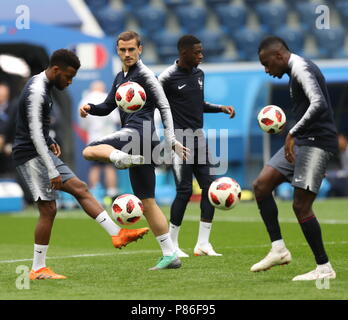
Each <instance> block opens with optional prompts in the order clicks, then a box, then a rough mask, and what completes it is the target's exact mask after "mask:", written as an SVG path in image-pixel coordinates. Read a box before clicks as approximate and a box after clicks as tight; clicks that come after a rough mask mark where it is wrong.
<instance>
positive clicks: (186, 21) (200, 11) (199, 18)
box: [175, 6, 208, 33]
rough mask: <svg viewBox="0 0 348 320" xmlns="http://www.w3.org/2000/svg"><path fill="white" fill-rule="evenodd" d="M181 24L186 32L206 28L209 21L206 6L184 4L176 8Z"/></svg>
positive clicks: (194, 31)
mask: <svg viewBox="0 0 348 320" xmlns="http://www.w3.org/2000/svg"><path fill="white" fill-rule="evenodd" d="M175 12H176V16H177V18H178V22H179V25H180V27H181V29H182V31H183V32H185V33H196V32H199V31H200V30H202V29H204V28H205V26H206V23H207V16H208V13H207V9H206V8H205V7H197V6H184V7H179V8H177V10H175Z"/></svg>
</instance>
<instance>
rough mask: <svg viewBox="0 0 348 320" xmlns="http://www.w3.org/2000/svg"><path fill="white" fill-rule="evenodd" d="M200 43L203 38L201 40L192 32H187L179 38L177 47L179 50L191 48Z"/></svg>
mask: <svg viewBox="0 0 348 320" xmlns="http://www.w3.org/2000/svg"><path fill="white" fill-rule="evenodd" d="M199 43H201V40H199V39H198V38H197V37H195V36H193V35H192V34H186V35H184V36H182V37H181V38H180V39H179V41H178V43H177V48H178V50H179V51H181V50H183V49H190V48H192V47H193V46H194V45H195V44H199Z"/></svg>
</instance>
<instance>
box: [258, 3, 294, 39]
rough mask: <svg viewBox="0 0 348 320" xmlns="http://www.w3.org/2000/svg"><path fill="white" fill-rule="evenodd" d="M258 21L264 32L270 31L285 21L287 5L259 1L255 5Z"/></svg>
mask: <svg viewBox="0 0 348 320" xmlns="http://www.w3.org/2000/svg"><path fill="white" fill-rule="evenodd" d="M255 11H256V14H257V16H258V19H259V23H260V24H261V26H262V28H263V29H264V30H265V32H272V31H273V30H277V29H279V28H281V27H282V26H284V25H285V24H286V23H287V18H288V11H287V7H286V6H285V5H283V4H281V3H277V4H275V3H261V4H258V5H257V6H256V7H255Z"/></svg>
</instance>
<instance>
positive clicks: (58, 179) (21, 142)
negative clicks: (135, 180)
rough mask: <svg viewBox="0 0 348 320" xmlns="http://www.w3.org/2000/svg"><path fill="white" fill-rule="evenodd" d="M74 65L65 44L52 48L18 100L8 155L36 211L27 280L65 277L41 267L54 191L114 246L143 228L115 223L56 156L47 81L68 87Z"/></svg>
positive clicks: (135, 236) (144, 230) (53, 212)
mask: <svg viewBox="0 0 348 320" xmlns="http://www.w3.org/2000/svg"><path fill="white" fill-rule="evenodd" d="M79 68H80V61H79V59H78V57H77V56H76V55H75V54H74V53H73V52H71V51H69V50H65V49H60V50H57V51H55V52H54V53H53V54H52V56H51V57H50V62H49V66H48V68H47V69H46V70H44V71H43V72H41V73H40V74H38V75H35V76H33V77H32V78H31V79H30V80H29V81H28V82H27V84H26V86H25V87H24V89H23V91H22V94H21V97H20V101H19V109H18V116H17V117H18V118H17V127H16V134H15V141H14V144H13V160H14V163H15V165H16V169H17V170H18V172H19V174H20V175H21V176H22V178H23V180H24V181H25V183H26V184H27V185H28V188H29V190H30V191H31V194H32V196H33V199H34V201H35V202H36V204H37V206H38V209H39V213H40V216H39V220H38V223H37V225H36V229H35V244H34V259H33V265H32V270H31V272H30V274H29V277H30V279H31V280H35V279H65V278H66V277H65V276H63V275H60V274H57V273H55V272H53V271H52V270H51V269H50V268H48V267H47V266H46V254H47V250H48V244H49V241H50V236H51V230H52V227H53V222H54V218H55V216H56V213H57V207H56V199H57V192H56V190H62V191H65V192H68V193H70V194H72V195H73V196H74V197H75V198H76V199H77V201H78V202H79V204H80V205H81V207H82V208H83V209H84V210H85V212H86V213H87V214H88V215H89V216H90V217H91V218H93V219H95V220H96V221H97V222H98V223H99V224H100V225H101V226H102V227H103V228H104V229H105V230H106V232H108V234H109V235H110V236H111V237H112V242H113V245H114V246H115V247H116V248H121V247H122V246H125V245H127V244H128V243H130V242H132V241H135V240H137V239H138V238H141V237H142V236H143V235H144V234H146V233H147V232H148V230H149V229H148V228H142V229H135V230H128V229H121V228H120V227H118V226H117V225H116V224H115V223H114V222H113V221H112V220H111V218H110V217H109V215H108V213H107V212H106V211H105V210H104V209H103V207H102V206H101V205H100V204H99V203H98V202H97V201H96V200H95V198H94V197H93V196H92V194H91V193H90V192H89V191H88V189H87V186H86V184H85V183H84V182H82V181H81V180H80V179H78V178H77V177H76V176H75V174H74V173H73V172H72V171H71V170H70V168H69V167H68V166H67V165H65V164H64V163H63V162H62V161H61V160H60V159H59V158H58V157H59V156H60V154H61V150H60V147H59V145H58V144H57V143H56V142H55V141H54V140H53V139H52V138H50V136H49V134H48V133H49V124H50V113H51V109H52V98H51V95H50V93H51V90H52V88H53V86H54V87H56V88H57V89H59V90H64V89H65V88H66V87H68V86H69V85H70V84H71V83H72V79H73V78H74V77H75V75H76V73H77V71H78V69H79Z"/></svg>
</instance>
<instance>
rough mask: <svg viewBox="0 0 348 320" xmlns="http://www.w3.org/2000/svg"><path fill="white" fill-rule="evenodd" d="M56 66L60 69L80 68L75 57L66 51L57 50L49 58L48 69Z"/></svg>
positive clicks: (78, 61)
mask: <svg viewBox="0 0 348 320" xmlns="http://www.w3.org/2000/svg"><path fill="white" fill-rule="evenodd" d="M53 66H58V67H60V68H63V69H65V68H67V67H73V68H74V69H75V70H78V69H79V68H80V66H81V63H80V59H79V58H78V57H77V55H76V54H75V53H74V52H73V51H70V50H67V49H59V50H56V51H54V52H53V54H52V55H51V57H50V62H49V67H53Z"/></svg>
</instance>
